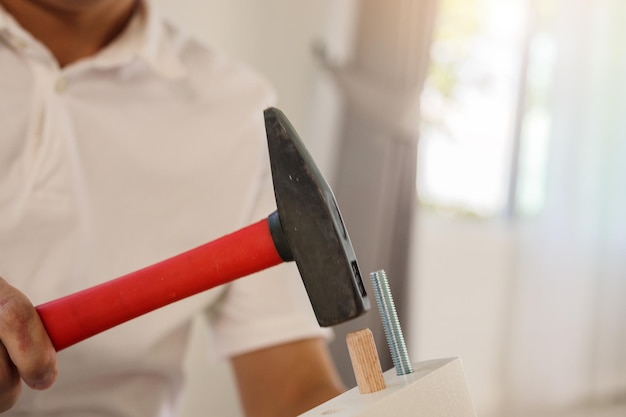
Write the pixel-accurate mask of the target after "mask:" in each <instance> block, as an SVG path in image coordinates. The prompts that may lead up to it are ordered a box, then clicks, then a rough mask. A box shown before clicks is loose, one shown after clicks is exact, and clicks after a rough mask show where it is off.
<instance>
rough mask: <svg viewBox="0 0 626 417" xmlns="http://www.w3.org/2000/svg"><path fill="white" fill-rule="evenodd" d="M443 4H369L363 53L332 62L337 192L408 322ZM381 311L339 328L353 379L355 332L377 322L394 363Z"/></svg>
mask: <svg viewBox="0 0 626 417" xmlns="http://www.w3.org/2000/svg"><path fill="white" fill-rule="evenodd" d="M436 3H437V0H388V1H380V0H361V1H359V2H358V6H357V14H358V16H357V19H356V21H357V23H356V30H355V36H354V47H353V53H352V56H351V57H350V60H349V62H348V63H346V64H345V65H333V64H332V63H327V65H328V68H329V70H330V72H331V74H332V75H333V77H334V79H335V81H336V85H337V86H338V89H339V91H340V94H341V96H342V98H343V101H344V104H345V106H344V112H343V119H342V121H341V128H340V130H341V134H340V136H341V139H340V145H339V148H340V149H339V152H338V158H337V160H336V175H335V178H334V183H335V192H336V194H337V200H338V202H339V206H340V207H341V210H342V214H343V217H344V220H345V222H346V224H347V227H348V230H350V236H351V238H352V241H353V244H354V247H355V251H356V254H357V256H358V258H359V261H360V267H361V273H362V275H363V279H364V281H365V284H366V286H367V288H368V289H370V291H369V292H370V294H371V293H372V292H371V284H370V283H369V281H370V278H369V274H370V273H371V272H373V271H377V270H379V269H385V270H386V271H387V274H388V277H389V282H390V287H391V290H392V292H393V294H394V299H395V301H396V307H397V308H398V313H399V316H400V321H401V322H404V323H406V322H407V321H408V320H406V319H407V316H406V313H407V310H408V309H407V307H406V303H407V298H408V297H406V294H407V291H406V290H407V288H408V258H409V256H410V250H411V249H410V239H411V226H412V223H413V216H414V213H415V203H416V189H415V173H416V166H415V164H416V159H417V154H416V153H417V139H418V126H419V96H420V92H421V90H422V85H423V82H424V78H425V76H426V72H427V70H428V55H429V48H430V41H431V35H432V28H433V24H434V13H435V6H436ZM370 298H371V301H372V303H373V305H372V312H371V313H370V314H369V315H368V316H367V317H365V318H364V319H361V320H355V321H353V322H350V323H347V324H346V325H344V326H339V327H338V328H335V332H336V334H337V337H336V341H335V343H334V345H333V346H332V350H333V355H334V357H335V359H336V362H337V364H338V367H339V369H340V372H341V373H342V376H343V378H344V380H346V381H347V383H349V384H350V383H353V381H354V377H353V371H352V369H351V367H350V360H349V357H348V355H347V351H346V348H345V334H346V333H347V332H349V331H354V330H355V329H359V328H363V327H369V328H371V329H372V332H373V333H374V336H375V339H376V344H377V346H378V352H379V355H380V357H381V362H382V365H383V368H384V369H388V368H390V367H391V366H392V364H391V356H390V354H389V349H388V347H387V343H386V341H385V339H384V332H383V328H382V325H381V322H380V318H379V317H378V313H377V309H376V305H375V301H374V298H373V297H370Z"/></svg>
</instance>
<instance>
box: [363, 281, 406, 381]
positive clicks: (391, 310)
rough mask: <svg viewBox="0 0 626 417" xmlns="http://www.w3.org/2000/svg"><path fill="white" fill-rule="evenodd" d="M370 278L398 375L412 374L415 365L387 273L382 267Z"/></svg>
mask: <svg viewBox="0 0 626 417" xmlns="http://www.w3.org/2000/svg"><path fill="white" fill-rule="evenodd" d="M370 278H371V279H372V284H373V286H374V294H375V297H376V303H377V304H378V311H379V312H380V318H381V319H382V322H383V328H384V329H385V337H386V338H387V344H388V345H389V350H390V351H391V359H392V360H393V365H394V366H395V367H396V373H397V374H398V375H406V374H410V373H412V372H413V367H412V366H411V361H410V359H409V353H408V352H407V349H406V344H405V343H404V336H403V335H402V329H401V328H400V322H399V321H398V313H397V312H396V306H395V304H394V302H393V298H392V296H391V290H390V289H389V282H388V281H387V274H386V273H385V271H384V270H382V269H381V270H380V271H377V272H372V273H371V274H370Z"/></svg>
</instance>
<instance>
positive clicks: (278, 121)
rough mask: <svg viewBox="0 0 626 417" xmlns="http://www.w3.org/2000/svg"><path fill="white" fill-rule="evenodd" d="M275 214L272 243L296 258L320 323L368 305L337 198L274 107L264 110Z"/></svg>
mask: <svg viewBox="0 0 626 417" xmlns="http://www.w3.org/2000/svg"><path fill="white" fill-rule="evenodd" d="M264 115H265V129H266V133H267V141H268V146H269V156H270V165H271V169H272V180H273V183H274V194H275V197H276V206H277V208H278V214H277V215H276V213H274V214H272V215H271V216H270V218H269V224H270V231H271V233H272V237H273V239H274V244H275V246H276V248H277V250H278V252H279V254H280V255H281V257H282V258H283V260H285V261H289V260H295V261H296V264H297V265H298V270H299V271H300V275H301V277H302V281H303V282H304V286H305V288H306V291H307V293H308V295H309V299H310V301H311V305H312V306H313V310H314V312H315V316H316V317H317V321H318V322H319V324H320V325H321V326H332V325H335V324H339V323H342V322H344V321H347V320H350V319H353V318H355V317H357V316H359V315H361V314H363V313H364V312H366V311H367V310H368V309H369V306H370V304H369V300H368V298H367V294H366V292H365V287H364V285H363V281H362V280H361V273H360V272H359V266H358V264H357V260H356V255H355V253H354V248H353V247H352V243H351V242H350V237H349V236H348V232H347V231H346V228H345V226H344V223H343V220H342V218H341V214H340V213H339V209H338V207H337V203H336V201H335V197H334V195H333V192H332V191H331V189H330V187H329V186H328V184H327V183H326V180H325V179H324V177H323V175H322V174H321V173H320V171H319V169H318V168H317V166H316V165H315V162H314V161H313V158H311V155H309V153H308V151H307V150H306V148H305V147H304V144H303V143H302V142H301V140H300V138H299V137H298V134H297V133H296V131H295V129H294V128H293V126H292V125H291V123H289V121H288V120H287V118H286V117H285V115H284V114H283V113H282V112H281V111H280V110H278V109H275V108H269V109H267V110H265V113H264Z"/></svg>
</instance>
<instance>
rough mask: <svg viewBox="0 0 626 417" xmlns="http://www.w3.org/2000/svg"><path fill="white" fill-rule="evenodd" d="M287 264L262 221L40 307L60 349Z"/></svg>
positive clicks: (57, 347)
mask: <svg viewBox="0 0 626 417" xmlns="http://www.w3.org/2000/svg"><path fill="white" fill-rule="evenodd" d="M281 262H283V260H282V259H281V258H280V256H279V255H278V252H277V251H276V248H275V247H274V243H273V241H272V237H271V234H270V231H269V226H268V221H267V219H263V220H261V221H259V222H257V223H254V224H252V225H250V226H247V227H244V228H243V229H240V230H238V231H236V232H234V233H231V234H229V235H226V236H223V237H221V238H219V239H217V240H214V241H212V242H209V243H206V244H204V245H202V246H199V247H197V248H195V249H191V250H189V251H187V252H184V253H182V254H180V255H177V256H174V257H172V258H169V259H166V260H164V261H161V262H159V263H157V264H154V265H152V266H148V267H146V268H143V269H140V270H138V271H135V272H132V273H130V274H128V275H124V276H122V277H119V278H117V279H114V280H111V281H108V282H104V283H102V284H99V285H97V286H94V287H91V288H87V289H85V290H82V291H79V292H76V293H74V294H70V295H68V296H65V297H62V298H59V299H57V300H53V301H50V302H48V303H45V304H42V305H40V306H37V307H36V309H37V312H38V313H39V316H40V317H41V320H42V321H43V324H44V326H45V328H46V330H47V331H48V335H49V336H50V339H51V340H52V343H53V345H54V347H55V349H56V350H57V351H60V350H62V349H65V348H66V347H69V346H71V345H74V344H75V343H78V342H80V341H82V340H84V339H87V338H89V337H91V336H94V335H96V334H98V333H100V332H103V331H105V330H108V329H110V328H112V327H114V326H117V325H118V324H121V323H124V322H126V321H128V320H131V319H133V318H135V317H138V316H141V315H143V314H145V313H148V312H150V311H152V310H155V309H157V308H159V307H163V306H165V305H167V304H170V303H173V302H174V301H178V300H180V299H183V298H185V297H189V296H191V295H194V294H197V293H200V292H202V291H205V290H208V289H210V288H213V287H216V286H218V285H222V284H225V283H227V282H230V281H233V280H235V279H237V278H241V277H244V276H246V275H250V274H252V273H254V272H258V271H261V270H263V269H266V268H269V267H271V266H274V265H277V264H279V263H281Z"/></svg>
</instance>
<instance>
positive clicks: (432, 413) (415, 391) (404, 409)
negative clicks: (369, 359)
mask: <svg viewBox="0 0 626 417" xmlns="http://www.w3.org/2000/svg"><path fill="white" fill-rule="evenodd" d="M413 369H414V372H413V373H412V374H409V375H405V376H397V375H396V371H395V369H390V370H389V371H387V372H385V373H384V376H385V383H386V384H387V388H386V389H384V390H382V391H378V392H375V393H372V394H360V393H359V390H358V388H353V389H351V390H350V391H347V392H345V393H344V394H342V395H340V396H338V397H335V398H333V399H332V400H330V401H327V402H326V403H324V404H322V405H320V406H318V407H316V408H314V409H312V410H310V411H308V412H306V413H304V414H302V415H301V416H300V417H316V416H333V417H381V416H393V417H409V416H410V417H476V412H475V411H474V405H473V403H472V399H471V396H470V393H469V389H468V387H467V383H466V381H465V375H464V373H463V367H462V365H461V360H460V359H459V358H448V359H435V360H431V361H425V362H418V363H415V364H413Z"/></svg>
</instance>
